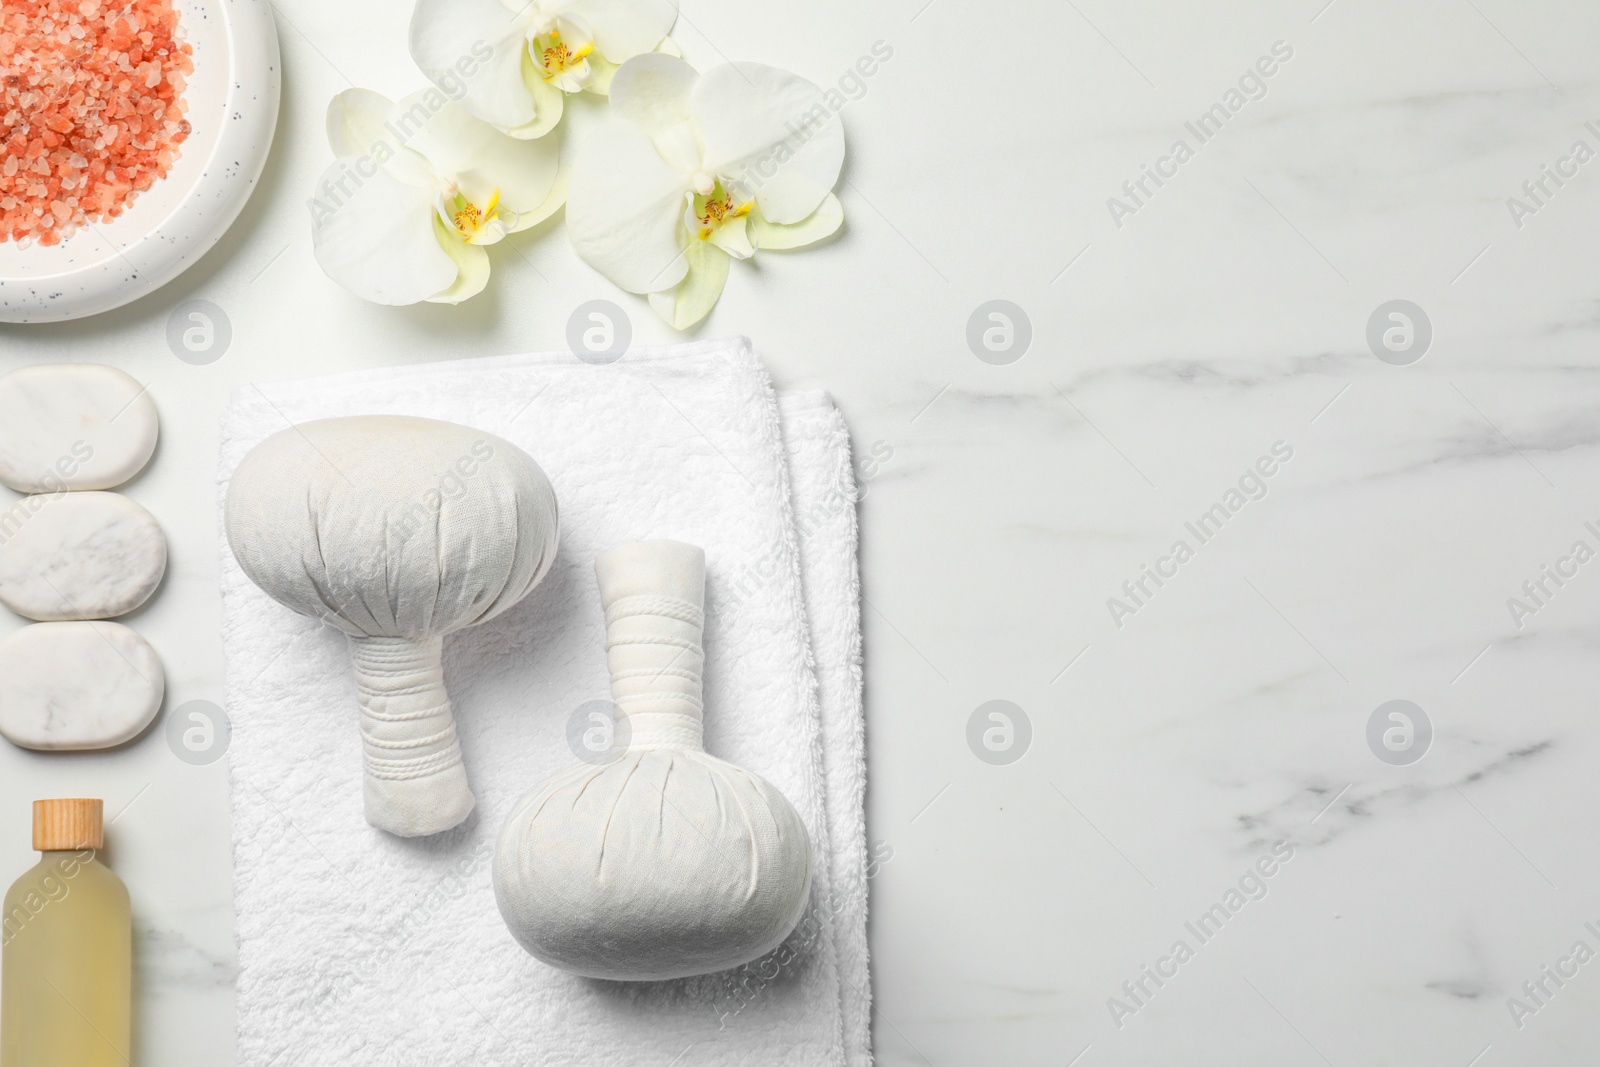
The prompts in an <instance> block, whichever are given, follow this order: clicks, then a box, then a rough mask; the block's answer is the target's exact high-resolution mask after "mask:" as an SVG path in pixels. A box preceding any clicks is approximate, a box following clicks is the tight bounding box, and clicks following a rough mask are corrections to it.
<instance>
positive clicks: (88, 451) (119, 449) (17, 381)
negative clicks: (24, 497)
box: [0, 363, 160, 493]
mask: <svg viewBox="0 0 1600 1067" xmlns="http://www.w3.org/2000/svg"><path fill="white" fill-rule="evenodd" d="M159 435H160V417H159V416H158V415H157V413H156V406H155V402H154V401H152V400H151V399H150V395H149V393H148V392H147V391H146V390H145V387H144V386H143V385H141V384H140V383H139V382H138V381H136V380H135V379H134V378H133V377H132V376H131V375H129V374H128V373H127V372H126V371H123V370H121V369H119V368H117V367H113V366H109V365H106V364H99V363H60V364H37V365H35V366H31V367H22V368H19V369H17V370H14V371H12V372H11V373H9V374H7V375H5V376H4V377H0V484H3V485H5V486H7V487H9V488H11V489H15V490H16V491H17V492H19V493H57V492H63V491H68V490H72V491H76V490H86V489H114V488H116V487H117V486H119V485H121V484H123V483H124V482H126V481H128V480H129V479H131V478H132V477H133V476H134V475H136V474H138V473H139V472H140V471H141V470H143V469H144V466H145V464H147V463H149V462H150V457H151V455H152V454H153V453H154V452H155V449H156V439H157V437H158V436H159Z"/></svg>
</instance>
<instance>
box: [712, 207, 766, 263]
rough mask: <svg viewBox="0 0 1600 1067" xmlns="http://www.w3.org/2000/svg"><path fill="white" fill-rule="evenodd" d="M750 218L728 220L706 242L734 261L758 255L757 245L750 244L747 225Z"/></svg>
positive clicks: (713, 231)
mask: <svg viewBox="0 0 1600 1067" xmlns="http://www.w3.org/2000/svg"><path fill="white" fill-rule="evenodd" d="M748 222H749V217H748V216H743V217H740V218H734V219H728V220H727V221H726V222H724V223H723V224H722V225H721V226H718V227H717V228H716V229H714V230H712V231H710V233H709V234H708V236H707V237H706V240H708V241H710V242H711V243H712V244H714V245H716V246H717V247H718V248H720V249H722V250H723V251H724V252H726V253H728V255H730V256H732V257H733V258H734V259H749V258H750V257H751V256H753V255H755V254H756V248H755V245H753V244H751V243H750V230H749V227H748V226H747V225H746V224H747V223H748Z"/></svg>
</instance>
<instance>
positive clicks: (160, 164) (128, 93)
mask: <svg viewBox="0 0 1600 1067" xmlns="http://www.w3.org/2000/svg"><path fill="white" fill-rule="evenodd" d="M192 52H193V50H192V49H191V47H190V46H189V45H188V44H187V43H184V42H183V41H182V40H181V39H180V38H179V30H178V14H177V11H176V10H175V9H174V7H173V4H172V0H114V6H113V7H111V8H110V9H107V7H106V4H105V3H104V2H103V0H0V241H4V240H7V239H10V240H14V241H17V242H19V243H22V244H24V245H26V244H31V243H33V241H34V240H37V241H38V243H39V244H41V245H52V244H56V243H59V242H60V241H61V239H62V238H63V237H64V236H67V235H69V234H70V233H71V232H72V231H73V230H75V229H77V228H78V227H80V226H82V225H83V224H84V223H85V222H90V221H100V220H104V219H114V218H116V217H117V216H119V215H120V214H122V211H123V210H124V208H126V207H127V205H128V203H129V201H130V200H131V199H132V198H133V197H134V196H135V195H136V194H137V193H138V192H139V191H142V190H146V189H149V188H150V186H151V185H152V184H154V183H155V182H156V181H157V180H158V179H160V178H162V177H164V176H166V174H167V173H168V171H169V170H170V168H171V165H172V162H173V160H174V159H176V158H177V155H178V152H179V150H180V146H181V145H182V143H183V141H184V140H185V139H186V138H187V137H188V135H189V124H188V123H187V122H185V121H182V117H183V112H184V103H183V100H182V93H183V91H184V87H185V86H186V84H187V82H186V79H185V78H184V75H186V74H189V73H191V72H192V71H193V70H194V62H193V59H192V58H191V57H192ZM69 193H70V195H68V194H69Z"/></svg>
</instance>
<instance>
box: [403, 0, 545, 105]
mask: <svg viewBox="0 0 1600 1067" xmlns="http://www.w3.org/2000/svg"><path fill="white" fill-rule="evenodd" d="M527 22H528V16H527V14H526V12H523V13H519V12H517V11H513V10H510V9H508V8H507V7H506V6H505V5H504V4H502V3H500V0H417V6H416V8H415V9H414V10H413V12H412V14H411V58H412V59H414V60H416V63H417V66H418V67H421V68H422V73H423V74H425V75H427V76H428V79H429V80H430V81H432V82H433V83H434V84H435V85H437V86H439V87H440V89H441V90H443V91H444V92H446V93H447V94H449V95H450V96H452V97H455V98H456V99H459V100H460V102H461V105H462V106H463V107H464V108H466V109H467V111H469V112H471V113H472V114H473V115H476V116H477V117H478V118H480V119H482V120H484V121H485V122H489V123H493V124H494V125H496V126H500V127H504V128H507V129H510V128H513V127H517V126H525V125H527V124H528V123H530V122H532V121H533V120H534V117H535V115H534V102H533V99H532V98H531V97H530V96H529V95H528V93H527V90H526V88H525V87H524V86H523V84H522V57H523V56H524V55H525V54H526V53H527V45H526V43H525V42H526V33H525V27H526V25H527Z"/></svg>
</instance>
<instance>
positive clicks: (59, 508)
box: [0, 493, 167, 684]
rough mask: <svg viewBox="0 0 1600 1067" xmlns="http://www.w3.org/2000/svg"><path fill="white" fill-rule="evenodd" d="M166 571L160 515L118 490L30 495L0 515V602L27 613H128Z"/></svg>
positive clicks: (48, 618)
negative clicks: (117, 491)
mask: <svg viewBox="0 0 1600 1067" xmlns="http://www.w3.org/2000/svg"><path fill="white" fill-rule="evenodd" d="M166 570H167V538H166V535H165V534H163V533H162V532H161V527H160V525H158V524H157V523H156V520H155V517H154V516H153V515H151V514H150V513H149V512H148V511H146V510H145V509H144V508H142V507H140V506H139V505H138V504H136V503H134V502H133V501H132V500H129V499H128V498H127V497H125V496H120V495H118V494H117V493H47V494H42V495H39V496H28V497H23V498H22V499H21V500H19V501H17V502H16V503H15V504H13V505H12V506H11V507H9V508H7V509H6V510H5V511H4V512H0V604H4V605H5V606H6V607H8V608H10V609H11V610H12V611H14V612H16V613H17V614H18V615H21V616H23V617H24V618H28V619H37V620H39V621H40V622H60V621H65V620H70V619H111V618H115V617H116V616H118V615H126V614H127V613H128V612H130V611H132V610H133V609H134V608H137V607H138V606H139V605H141V604H143V603H144V602H145V601H146V600H149V599H150V594H152V593H154V592H155V591H156V586H158V585H160V584H161V576H162V575H163V574H165V573H166ZM0 684H4V683H3V681H0Z"/></svg>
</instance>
